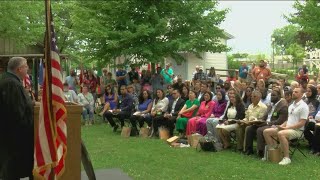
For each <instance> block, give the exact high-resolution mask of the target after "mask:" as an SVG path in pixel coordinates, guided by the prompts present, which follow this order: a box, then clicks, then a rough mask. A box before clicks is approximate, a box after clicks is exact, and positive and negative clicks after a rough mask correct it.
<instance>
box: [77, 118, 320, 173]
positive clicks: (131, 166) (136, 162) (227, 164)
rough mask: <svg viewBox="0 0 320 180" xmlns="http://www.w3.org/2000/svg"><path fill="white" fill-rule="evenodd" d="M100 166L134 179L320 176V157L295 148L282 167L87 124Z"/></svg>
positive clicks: (92, 151)
mask: <svg viewBox="0 0 320 180" xmlns="http://www.w3.org/2000/svg"><path fill="white" fill-rule="evenodd" d="M82 139H83V140H84V142H85V144H86V147H87V149H88V151H89V154H90V157H91V160H92V163H93V166H94V168H95V169H108V168H120V169H122V170H123V171H124V172H125V173H127V174H128V175H129V176H130V177H132V178H133V179H320V168H319V167H320V157H314V156H312V155H309V154H308V153H307V150H305V151H306V154H307V158H305V157H304V156H303V155H302V154H300V152H298V151H297V152H296V153H295V155H294V157H293V158H292V163H291V164H290V165H288V166H280V165H278V164H275V163H271V162H263V161H261V160H260V159H259V158H258V157H256V156H246V155H243V154H240V153H238V152H234V151H233V150H225V151H222V152H210V153H209V152H197V151H196V150H195V149H193V148H172V147H170V146H169V145H168V144H167V143H166V142H165V141H162V140H159V139H149V138H139V137H130V138H123V137H121V136H120V132H117V133H113V132H112V128H111V127H110V125H108V124H104V123H101V121H100V123H96V124H95V125H92V126H83V127H82Z"/></svg>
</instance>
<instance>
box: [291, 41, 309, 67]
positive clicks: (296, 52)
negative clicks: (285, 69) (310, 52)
mask: <svg viewBox="0 0 320 180" xmlns="http://www.w3.org/2000/svg"><path fill="white" fill-rule="evenodd" d="M287 54H290V55H291V56H292V65H293V68H295V69H297V65H298V62H302V61H303V58H304V57H305V49H304V48H303V47H302V46H301V45H299V44H297V43H293V44H291V45H290V46H289V48H288V49H287Z"/></svg>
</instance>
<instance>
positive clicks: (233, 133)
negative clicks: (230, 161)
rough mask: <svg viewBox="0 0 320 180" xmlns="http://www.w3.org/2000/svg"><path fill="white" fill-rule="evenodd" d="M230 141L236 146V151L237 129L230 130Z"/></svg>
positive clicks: (235, 148)
mask: <svg viewBox="0 0 320 180" xmlns="http://www.w3.org/2000/svg"><path fill="white" fill-rule="evenodd" d="M230 143H231V144H232V146H234V151H237V133H236V130H233V131H230Z"/></svg>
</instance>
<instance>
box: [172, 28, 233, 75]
mask: <svg viewBox="0 0 320 180" xmlns="http://www.w3.org/2000/svg"><path fill="white" fill-rule="evenodd" d="M225 34H226V38H225V39H221V43H222V44H224V45H227V40H229V39H232V38H234V37H233V36H232V35H231V34H229V33H225ZM182 55H183V56H184V57H185V59H186V61H185V62H182V63H181V64H177V63H176V61H175V60H173V59H170V58H167V59H166V63H168V62H171V63H172V68H173V70H174V74H175V75H181V76H182V78H183V79H185V80H191V79H192V73H193V72H194V71H195V68H196V66H197V65H198V66H203V68H204V69H210V67H214V68H215V69H228V61H227V52H221V53H210V52H203V53H201V57H202V59H200V58H198V57H196V56H195V55H194V54H191V53H183V54H182ZM216 73H217V74H220V75H226V74H227V73H226V72H225V71H216Z"/></svg>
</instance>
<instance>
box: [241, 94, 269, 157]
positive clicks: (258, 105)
mask: <svg viewBox="0 0 320 180" xmlns="http://www.w3.org/2000/svg"><path fill="white" fill-rule="evenodd" d="M261 96H262V95H261V92H260V91H257V90H256V91H253V92H252V95H251V101H252V104H250V106H249V107H248V110H247V111H246V117H245V118H244V119H243V120H240V121H239V126H238V127H237V129H236V134H237V148H238V150H241V149H243V150H244V151H245V153H246V154H247V155H250V154H252V153H253V152H252V151H251V149H246V147H243V146H244V143H243V142H244V138H245V137H244V135H245V129H246V127H247V126H248V123H251V122H252V121H258V120H262V117H263V116H264V114H265V113H266V111H267V106H266V105H265V104H263V103H262V102H261V101H260V100H261Z"/></svg>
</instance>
